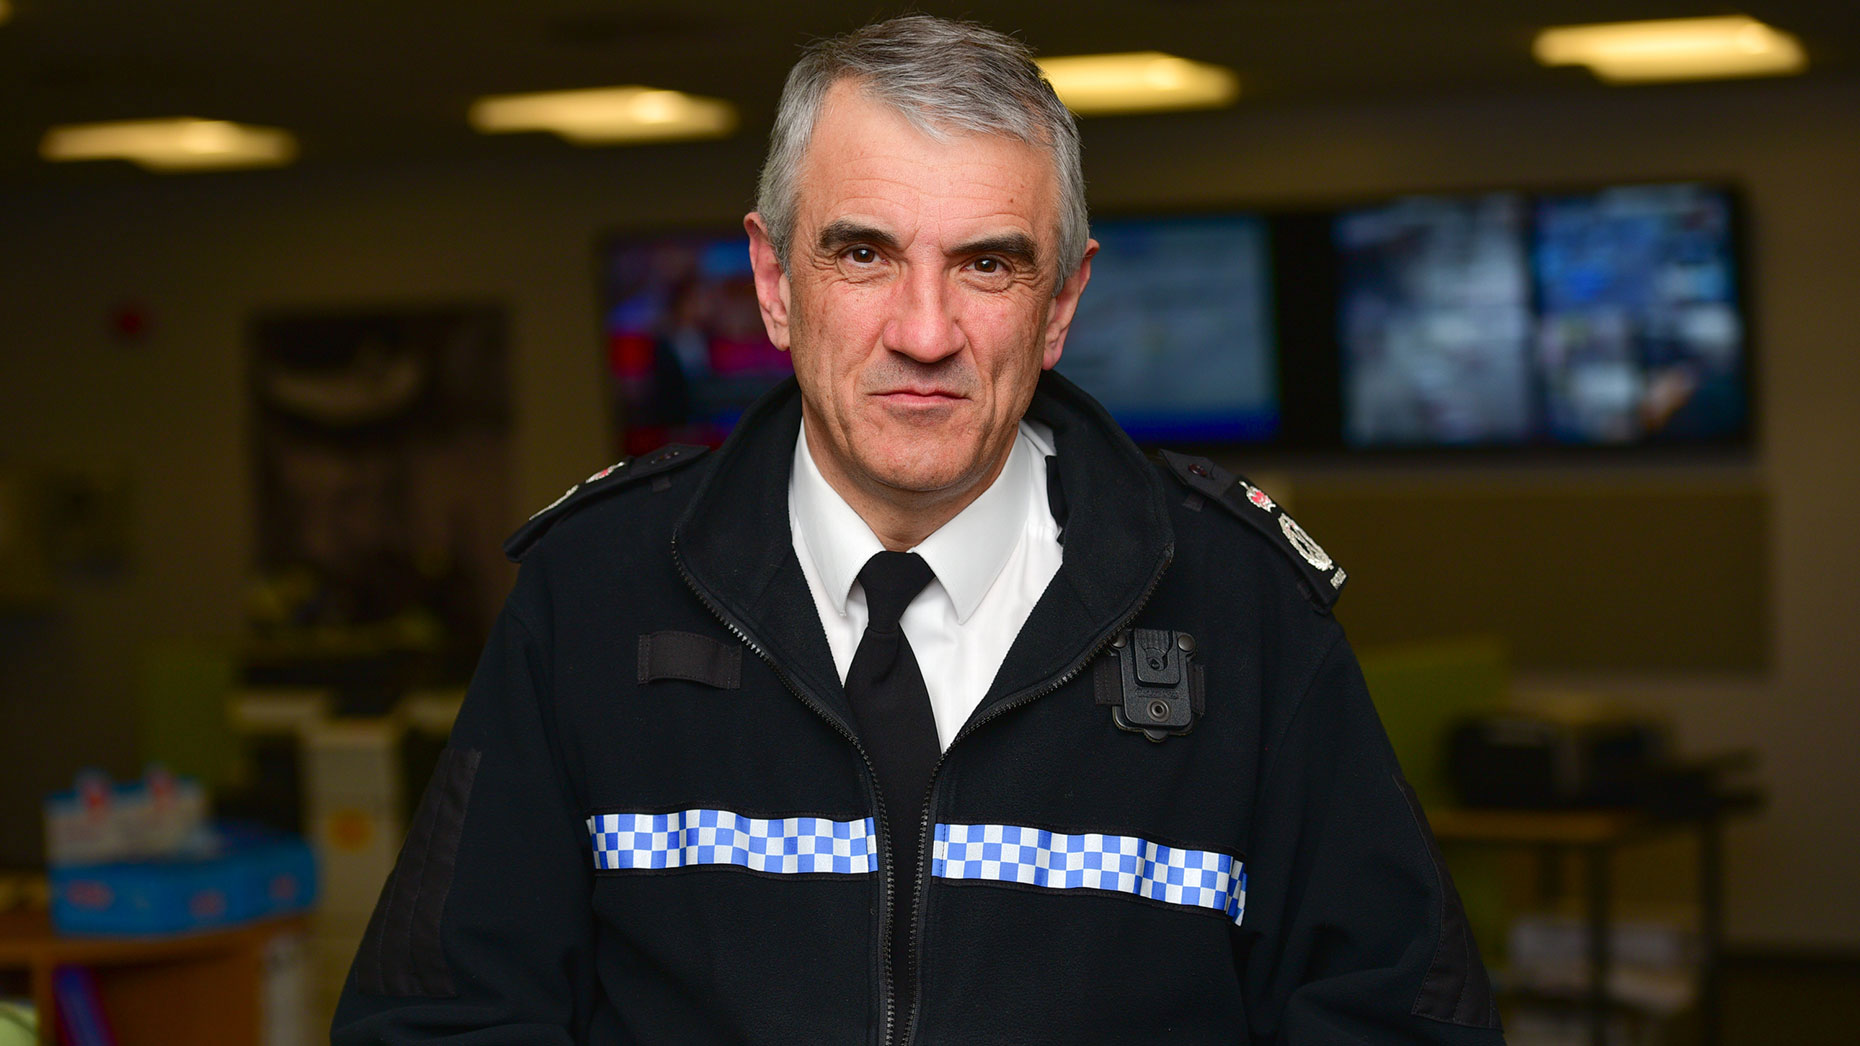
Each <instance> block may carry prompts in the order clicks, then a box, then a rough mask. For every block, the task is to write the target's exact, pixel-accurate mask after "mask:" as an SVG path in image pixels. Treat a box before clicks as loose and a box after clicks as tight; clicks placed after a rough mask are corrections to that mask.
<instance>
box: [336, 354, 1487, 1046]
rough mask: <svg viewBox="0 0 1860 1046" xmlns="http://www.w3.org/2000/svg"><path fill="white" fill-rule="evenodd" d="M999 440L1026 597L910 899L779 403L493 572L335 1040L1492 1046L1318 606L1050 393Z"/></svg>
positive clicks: (781, 392)
mask: <svg viewBox="0 0 1860 1046" xmlns="http://www.w3.org/2000/svg"><path fill="white" fill-rule="evenodd" d="M1030 413H1031V415H1032V416H1034V417H1036V418H1038V419H1039V420H1041V421H1043V422H1045V423H1046V424H1048V425H1050V426H1051V427H1052V429H1053V434H1054V439H1055V442H1056V445H1057V450H1058V454H1057V458H1056V459H1055V464H1054V466H1053V467H1054V469H1055V475H1056V476H1057V482H1058V486H1059V488H1060V490H1061V491H1062V492H1063V497H1056V498H1055V509H1056V512H1057V513H1058V514H1062V515H1063V519H1062V520H1061V522H1062V524H1063V543H1064V563H1063V565H1062V566H1061V568H1060V570H1059V572H1058V574H1057V575H1056V576H1055V577H1054V578H1053V581H1052V583H1051V584H1050V585H1049V586H1048V588H1047V590H1046V592H1045V594H1044V595H1043V596H1042V597H1041V599H1040V601H1039V603H1038V605H1036V606H1035V608H1034V610H1033V612H1032V615H1031V616H1030V617H1029V619H1028V621H1027V623H1026V626H1025V627H1024V628H1023V629H1022V631H1021V634H1020V635H1019V636H1018V637H1017V638H1016V639H1015V641H1014V644H1013V646H1012V649H1011V650H1010V651H1009V653H1008V655H1007V658H1006V661H1005V663H1004V664H1003V665H1002V667H1001V671H1000V674H999V675H998V676H997V678H996V680H995V683H994V686H993V687H992V689H991V690H990V691H989V693H988V694H987V695H986V696H985V697H984V698H983V699H982V701H981V703H980V705H979V706H978V707H977V708H976V710H975V712H974V714H973V715H972V716H971V717H970V718H969V721H968V722H967V723H966V724H965V725H964V726H963V728H962V730H961V732H960V733H959V734H958V735H957V737H956V739H955V741H954V742H953V743H952V744H951V745H950V746H949V749H948V751H947V752H946V754H945V755H944V756H943V759H942V761H941V763H940V764H939V765H938V767H937V770H936V773H935V777H934V780H933V784H932V786H931V789H930V792H929V796H928V801H927V803H925V805H924V807H923V811H922V817H921V821H920V832H921V837H922V839H923V840H924V845H923V846H922V847H921V850H920V852H921V853H922V854H923V861H922V863H921V864H920V866H919V867H916V868H899V867H894V866H893V864H892V861H891V858H890V854H891V850H892V847H891V841H890V839H888V838H887V836H886V829H885V824H886V816H885V807H884V804H885V803H896V802H912V803H915V802H916V801H917V799H918V797H892V796H883V797H881V796H880V795H879V794H878V793H877V790H876V786H875V784H874V778H873V774H872V769H871V766H870V764H869V763H868V761H867V759H866V757H865V754H864V751H863V749H862V747H861V745H860V742H859V737H858V732H857V730H856V729H855V727H854V722H855V720H854V718H853V715H852V712H851V709H850V708H849V706H848V705H847V702H846V697H845V695H844V693H843V692H842V689H841V686H840V683H839V680H838V676H837V674H836V672H835V670H834V666H833V661H832V658H831V656H830V654H829V652H828V648H827V643H826V638H825V635H824V634H823V631H822V629H821V626H820V624H819V620H818V617H817V614H816V611H815V608H814V603H813V600H812V598H811V597H810V595H809V593H808V589H807V586H806V583H805V581H804V580H803V578H802V574H801V570H800V567H799V564H798V562H797V560H796V558H795V555H794V552H793V546H792V541H791V538H790V535H789V528H788V522H787V500H786V499H787V489H788V472H789V464H790V460H791V458H792V454H793V450H794V440H795V433H796V429H797V426H798V425H799V422H800V404H799V395H798V393H797V392H796V390H795V386H794V385H793V383H792V381H790V382H788V383H787V384H785V385H784V386H783V387H781V388H779V389H777V390H776V391H775V392H774V393H771V394H770V396H768V397H766V398H765V399H764V400H763V401H761V402H760V403H759V404H758V405H757V406H755V407H754V408H752V409H751V411H750V412H749V413H748V414H747V415H746V416H745V418H744V420H743V422H742V423H741V425H739V427H738V429H737V432H736V434H735V435H733V436H732V437H731V438H730V440H729V441H728V442H727V443H726V444H725V445H724V447H723V448H722V449H721V450H720V451H719V452H717V453H714V454H708V455H706V454H704V452H703V450H702V448H678V447H673V448H667V449H666V450H663V451H660V452H657V453H655V454H653V455H648V456H646V457H644V458H640V459H636V460H634V461H632V462H630V463H627V464H625V465H623V466H618V467H616V468H615V469H612V470H608V471H607V472H606V473H600V474H597V475H596V477H594V478H591V479H590V480H589V481H588V482H587V483H584V484H582V485H581V486H579V487H578V488H575V489H574V490H573V491H571V493H570V495H568V496H566V497H565V499H564V500H562V501H561V502H558V503H557V505H555V506H552V507H551V508H550V509H548V510H545V512H544V513H541V514H539V515H538V517H537V518H536V519H534V520H532V521H531V523H530V524H529V525H528V526H527V527H525V528H524V530H522V531H520V532H519V533H518V535H517V536H516V537H515V538H513V540H512V544H511V551H512V552H513V554H516V555H519V556H520V557H521V559H522V564H523V565H522V570H521V571H520V576H519V578H518V581H517V584H516V588H515V591H514V592H513V594H512V595H511V597H510V599H509V602H508V603H507V605H506V606H505V608H504V611H503V613H502V615H501V617H500V619H499V621H498V624H497V626H496V629H495V632H494V634H493V636H492V638H491V641H490V643H489V645H488V647H487V649H486V650H485V653H484V656H483V660H482V661H481V663H480V664H479V667H478V671H477V674H476V676H475V678H474V679H473V681H472V684H471V689H470V692H469V695H468V697H467V698H466V701H465V705H464V708H463V710H462V711H461V713H460V716H459V719H458V722H457V724H456V726H455V727H454V729H453V732H452V737H451V742H450V745H449V747H448V749H447V752H446V754H445V755H444V757H443V758H442V760H441V765H440V768H439V770H438V772H437V773H436V774H435V776H434V778H433V781H432V783H431V784H430V785H429V786H428V789H427V792H426V795H425V797H424V799H423V800H422V803H421V806H420V810H419V812H418V813H417V814H416V816H415V818H414V821H413V824H412V826H411V828H410V831H409V834H408V839H407V842H406V844H405V846H404V848H403V849H402V851H401V854H400V858H399V863H398V865H397V867H396V868H395V870H394V873H393V875H392V877H391V878H390V879H389V881H388V883H387V885H386V887H385V889H384V890H383V891H382V895H381V900H380V902H379V904H378V905H377V908H376V911H375V914H374V917H373V920H372V921H371V923H370V925H369V928H368V931H367V935H366V937H365V939H364V941H363V943H362V946H361V949H360V951H359V953H358V955H357V957H356V961H355V964H354V967H353V969H352V970H351V973H350V976H349V980H348V983H347V985H346V987H345V990H344V993H343V998H342V1002H341V1005H340V1007H339V1010H338V1013H337V1016H336V1023H335V1029H334V1038H335V1040H336V1041H337V1042H341V1043H375V1042H414V1041H419V1042H432V1041H441V1042H447V1043H538V1044H541V1043H568V1042H587V1043H599V1044H621V1043H626V1044H634V1043H638V1044H652V1046H659V1044H677V1046H693V1044H706V1043H769V1044H794V1043H805V1044H814V1043H821V1044H841V1043H844V1044H874V1046H891V1044H902V1043H914V1044H923V1046H931V1044H938V1046H942V1044H952V1046H955V1044H960V1046H973V1044H994V1043H1001V1044H1034V1043H1053V1044H1061V1043H1063V1044H1068V1046H1076V1044H1082V1043H1120V1044H1128V1043H1164V1042H1166V1043H1180V1044H1189V1043H1235V1042H1258V1043H1286V1044H1293V1043H1296V1044H1304V1043H1346V1042H1347V1043H1397V1042H1399V1043H1420V1042H1429V1043H1495V1042H1500V1041H1502V1040H1501V1038H1500V1035H1499V1033H1498V1031H1497V1030H1496V1029H1497V1015H1496V1011H1495V1009H1494V1008H1493V1002H1492V996H1491V991H1490V986H1489V983H1488V981H1487V979H1486V975H1485V972H1484V970H1483V968H1482V967H1481V965H1480V962H1479V958H1478V955H1477V953H1476V951H1475V949H1474V946H1473V943H1472V940H1471V938H1470V936H1469V935H1468V933H1467V929H1466V924H1465V919H1464V916H1463V913H1462V911H1461V909H1460V906H1459V901H1458V898H1457V896H1456V895H1455V893H1454V890H1453V886H1452V883H1451V881H1450V880H1449V878H1448V876H1447V873H1446V869H1445V868H1444V867H1442V865H1441V863H1440V860H1439V857H1438V853H1437V850H1436V849H1435V847H1434V843H1433V840H1432V837H1431V835H1430V834H1429V831H1428V829H1427V827H1426V822H1425V821H1424V819H1423V818H1422V815H1421V811H1420V809H1419V807H1418V806H1417V805H1416V803H1415V800H1414V797H1413V795H1412V793H1411V792H1410V791H1409V790H1408V789H1407V786H1406V785H1405V783H1404V782H1403V780H1402V778H1401V775H1400V772H1399V770H1398V768H1397V766H1396V762H1395V758H1394V756H1393V754H1392V753H1391V751H1390V749H1389V746H1388V742H1387V741H1386V739H1385V737H1384V734H1383V731H1382V728H1381V725H1380V723H1379V722H1378V720H1377V718H1376V714H1375V711H1374V709H1373V708H1372V707H1371V705H1370V701H1369V696H1368V694H1367V692H1366V691H1365V688H1364V685H1363V680H1362V677H1361V674H1360V673H1359V671H1358V669H1357V666H1356V661H1355V658H1354V656H1353V655H1352V654H1351V652H1350V649H1349V647H1348V646H1347V645H1346V643H1345V642H1344V638H1343V633H1342V631H1341V630H1340V629H1339V627H1338V626H1337V624H1336V622H1335V621H1334V620H1333V619H1332V618H1331V616H1330V614H1329V605H1330V602H1331V600H1333V599H1334V598H1335V593H1336V588H1337V587H1339V586H1340V585H1341V582H1342V572H1341V570H1340V569H1338V568H1336V567H1335V565H1334V564H1332V563H1330V561H1329V558H1328V557H1327V556H1325V555H1324V553H1323V551H1322V550H1321V549H1319V548H1318V546H1317V545H1315V544H1314V543H1312V542H1311V541H1310V539H1309V538H1308V537H1306V536H1304V534H1303V532H1302V531H1300V530H1298V529H1297V527H1296V525H1295V524H1292V523H1291V522H1290V520H1289V518H1288V517H1284V516H1283V513H1281V512H1279V510H1278V509H1277V507H1276V506H1274V505H1273V504H1272V502H1271V500H1270V499H1269V498H1268V497H1267V496H1266V495H1265V494H1264V493H1262V492H1259V491H1257V490H1256V489H1255V488H1252V487H1251V486H1250V485H1247V484H1245V483H1244V481H1240V480H1238V479H1236V478H1235V477H1232V476H1229V475H1227V474H1225V473H1223V472H1221V471H1220V470H1219V469H1217V468H1215V467H1213V466H1212V465H1211V464H1210V463H1208V462H1205V461H1202V460H1198V459H1187V458H1179V457H1172V458H1171V459H1170V462H1169V463H1168V464H1166V465H1155V464H1152V463H1149V462H1147V461H1145V460H1144V458H1143V457H1142V455H1141V454H1140V453H1139V452H1138V450H1137V449H1136V447H1135V446H1134V445H1132V444H1131V443H1130V441H1129V440H1128V439H1127V438H1125V437H1124V435H1123V434H1122V433H1121V432H1120V431H1119V430H1118V429H1117V428H1116V426H1115V425H1114V424H1113V423H1112V422H1111V420H1110V419H1109V417H1108V416H1107V415H1105V413H1104V412H1103V410H1102V409H1101V408H1100V407H1099V406H1098V405H1097V404H1096V403H1095V402H1093V401H1092V400H1091V399H1090V398H1089V397H1087V396H1085V395H1084V394H1083V393H1082V392H1080V391H1079V390H1077V389H1076V388H1075V387H1074V386H1072V385H1071V384H1070V383H1068V382H1066V381H1064V379H1061V378H1059V377H1057V376H1056V375H1052V374H1048V375H1046V376H1045V377H1044V378H1043V379H1042V381H1041V384H1040V387H1039V390H1038V393H1037V395H1036V397H1035V401H1034V405H1033V408H1032V410H1031V412H1030ZM1249 513H1251V514H1252V515H1251V516H1249V515H1248V514H1249ZM1184 636H1186V637H1188V638H1186V639H1185V638H1183V637H1184ZM1158 738H1159V739H1158ZM892 905H909V906H910V913H911V918H910V925H911V927H912V931H911V933H910V934H909V939H907V940H903V941H888V940H887V939H886V938H887V937H888V933H887V929H886V928H887V927H888V925H889V924H890V907H891V906H892ZM912 960H914V961H912Z"/></svg>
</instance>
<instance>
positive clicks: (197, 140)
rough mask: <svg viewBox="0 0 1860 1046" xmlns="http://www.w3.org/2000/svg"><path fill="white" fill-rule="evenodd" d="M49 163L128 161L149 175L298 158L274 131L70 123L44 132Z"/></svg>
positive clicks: (206, 124) (184, 123)
mask: <svg viewBox="0 0 1860 1046" xmlns="http://www.w3.org/2000/svg"><path fill="white" fill-rule="evenodd" d="M39 155H41V156H43V157H45V158H46V159H47V160H128V161H130V162H132V163H136V164H140V165H141V166H143V167H145V168H147V169H149V170H151V171H163V172H172V171H207V170H227V169H230V168H236V167H279V166H282V165H284V164H287V163H290V162H291V161H292V160H293V159H295V158H296V156H297V140H296V139H295V138H293V137H292V136H291V134H290V132H288V131H283V130H280V129H278V128H276V127H250V126H247V125H245V124H236V123H229V122H227V121H225V120H200V119H196V118H194V117H191V116H177V117H172V118H169V119H163V120H124V121H120V122H115V123H87V124H68V125H65V126H63V127H54V128H52V129H51V130H49V131H47V132H45V138H44V140H42V141H41V142H40V143H39Z"/></svg>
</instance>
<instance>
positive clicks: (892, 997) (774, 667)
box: [672, 535, 1154, 1044]
mask: <svg viewBox="0 0 1860 1046" xmlns="http://www.w3.org/2000/svg"><path fill="white" fill-rule="evenodd" d="M672 563H673V564H674V565H675V566H677V568H678V575H679V576H680V577H682V578H684V581H685V587H686V588H689V589H690V590H691V592H692V594H693V595H695V596H697V597H698V602H700V603H702V604H704V608H705V609H706V610H709V611H710V612H711V614H712V615H713V616H714V617H716V619H717V620H718V622H719V623H721V624H722V625H723V627H724V628H727V629H729V630H730V634H731V635H733V636H735V637H736V638H737V640H738V641H739V642H741V643H742V644H743V645H744V646H746V647H748V648H749V651H750V653H752V654H755V655H756V656H757V657H759V658H761V659H762V662H763V663H764V664H766V665H768V666H769V670H770V671H772V672H774V673H775V678H777V679H779V680H781V683H782V685H783V686H785V687H787V688H788V692H789V693H791V694H793V695H794V696H795V697H796V698H797V699H798V700H799V701H800V702H801V703H802V704H804V705H806V706H807V707H808V708H810V709H812V710H813V712H814V714H815V715H818V716H819V717H820V718H822V719H824V720H826V721H827V725H828V726H831V727H832V728H833V729H834V730H835V731H837V732H838V733H839V734H840V736H841V737H844V738H845V739H846V740H848V741H850V742H852V746H853V749H854V750H855V751H857V752H858V753H859V758H860V759H862V760H864V761H865V769H866V775H867V780H868V781H872V782H876V781H877V780H878V771H877V770H876V769H874V768H873V766H872V757H871V756H870V755H868V754H867V753H866V750H865V746H864V745H862V744H860V743H859V738H858V735H856V734H854V733H853V732H852V731H850V730H848V729H846V727H845V726H844V725H842V724H841V723H840V721H839V720H838V719H835V718H834V717H833V715H832V713H830V712H828V711H827V709H826V708H825V707H824V706H822V705H821V704H820V703H819V702H818V701H816V700H814V699H813V698H812V697H809V696H808V695H807V694H806V693H805V692H803V691H802V690H801V688H800V687H798V686H796V685H795V683H794V680H793V679H792V678H790V677H789V675H788V673H787V672H786V671H784V670H783V669H782V667H781V666H780V665H778V664H776V663H775V659H774V658H772V657H770V656H769V655H768V652H767V651H765V650H763V649H762V646H761V644H759V643H757V642H756V641H755V640H753V639H751V638H749V633H748V632H747V631H746V630H744V629H743V628H742V627H740V626H739V625H737V623H736V622H735V621H734V620H732V619H731V618H730V616H729V615H728V614H726V613H725V612H724V609H723V607H721V606H719V605H718V604H717V603H716V601H715V600H713V599H711V598H710V596H709V595H708V594H707V593H705V592H704V590H703V589H702V588H700V587H699V586H698V583H697V579H696V578H694V577H692V576H691V572H690V571H689V570H687V569H685V561H684V557H683V556H682V555H680V554H679V552H678V538H677V536H676V535H674V536H673V537H672ZM1151 587H1154V583H1152V586H1151ZM1088 660H1089V659H1088ZM954 743H955V742H953V741H952V742H951V744H954ZM937 765H939V766H940V765H942V764H941V761H940V760H939V762H938V764H937ZM935 773H936V772H935V770H934V769H933V770H932V771H931V776H932V778H933V779H934V777H935ZM872 800H873V805H874V807H875V808H876V809H877V816H876V818H875V819H874V821H873V827H874V829H875V830H876V831H877V833H878V843H879V847H878V850H877V853H878V854H879V859H880V863H881V864H882V865H883V867H884V869H885V900H884V905H883V906H882V907H881V908H880V910H879V917H880V921H879V934H880V936H881V937H884V936H885V935H886V934H887V932H888V928H889V927H890V926H891V906H892V905H893V904H895V903H896V901H895V900H894V899H893V898H894V895H895V894H896V892H897V874H896V873H897V862H896V861H895V860H893V859H892V854H891V848H890V847H888V846H886V845H885V844H886V843H888V842H890V839H889V838H888V833H889V829H888V828H887V821H886V818H885V797H884V795H883V794H882V793H881V792H879V790H878V786H877V784H876V783H874V784H873V786H872ZM928 819H929V817H928V815H927V814H926V815H925V820H926V821H927V820H928ZM915 936H916V929H915V927H913V928H912V937H913V938H915ZM894 946H895V942H892V941H890V940H886V942H885V967H884V994H885V1037H884V1038H883V1039H881V1040H880V1042H882V1043H887V1044H889V1043H890V1042H891V1038H892V1032H893V1028H894V1027H895V1026H896V1024H897V1013H896V1000H897V986H896V985H895V984H893V983H892V982H893V973H892V951H893V948H894ZM912 1009H913V1011H914V1010H915V1007H914V1006H913V1007H912Z"/></svg>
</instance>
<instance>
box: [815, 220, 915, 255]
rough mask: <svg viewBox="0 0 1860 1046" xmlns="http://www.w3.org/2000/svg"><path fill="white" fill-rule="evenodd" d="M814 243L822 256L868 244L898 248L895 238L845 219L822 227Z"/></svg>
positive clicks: (889, 248)
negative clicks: (855, 245)
mask: <svg viewBox="0 0 1860 1046" xmlns="http://www.w3.org/2000/svg"><path fill="white" fill-rule="evenodd" d="M816 242H817V243H818V245H819V247H820V251H821V253H822V254H838V253H839V252H840V251H843V250H845V249H846V248H848V247H851V246H853V245H854V244H860V243H869V244H871V245H872V246H874V247H883V248H885V249H886V250H896V249H897V247H898V239H897V237H895V236H893V235H891V234H890V233H888V232H886V231H885V230H883V229H880V228H877V227H875V226H871V225H861V224H859V223H858V222H855V221H851V220H849V219H846V218H841V219H839V220H837V221H831V222H828V223H827V224H826V225H824V226H822V227H821V229H820V236H819V237H818V239H817V240H816Z"/></svg>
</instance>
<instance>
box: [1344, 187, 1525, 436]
mask: <svg viewBox="0 0 1860 1046" xmlns="http://www.w3.org/2000/svg"><path fill="white" fill-rule="evenodd" d="M1527 213H1528V205H1527V204H1526V201H1525V199H1524V197H1523V196H1522V195H1520V194H1517V193H1488V194H1485V195H1480V196H1416V197H1408V198H1405V199H1401V200H1396V201H1394V202H1391V203H1388V204H1386V205H1382V206H1378V207H1371V208H1363V209H1359V210H1353V211H1345V212H1342V213H1340V214H1339V215H1338V216H1337V218H1336V221H1335V226H1334V228H1335V241H1336V248H1337V256H1338V263H1339V269H1340V277H1339V281H1338V283H1339V286H1338V302H1337V326H1338V340H1339V346H1340V349H1341V351H1342V355H1343V359H1342V372H1343V375H1342V377H1343V423H1344V440H1345V442H1346V443H1348V444H1349V445H1351V446H1378V445H1406V446H1421V445H1430V444H1472V443H1519V442H1523V441H1524V440H1527V439H1529V438H1530V437H1531V434H1532V431H1533V429H1534V426H1535V418H1534V416H1533V410H1532V397H1531V373H1530V370H1531V368H1530V333H1531V284H1530V268H1529V262H1528V258H1527V256H1526V252H1525V231H1524V226H1525V217H1526V214H1527Z"/></svg>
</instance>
